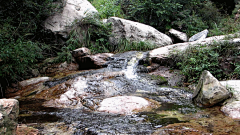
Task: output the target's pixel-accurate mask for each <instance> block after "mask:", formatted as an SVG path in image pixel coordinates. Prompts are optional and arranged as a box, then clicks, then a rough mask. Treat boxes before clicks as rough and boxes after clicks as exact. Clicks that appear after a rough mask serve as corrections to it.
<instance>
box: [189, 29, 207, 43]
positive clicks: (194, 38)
mask: <svg viewBox="0 0 240 135" xmlns="http://www.w3.org/2000/svg"><path fill="white" fill-rule="evenodd" d="M207 34H208V30H207V29H206V30H203V31H201V32H199V33H197V34H195V35H193V36H192V37H191V38H190V39H189V42H193V41H201V40H204V39H205V38H206V37H207Z"/></svg>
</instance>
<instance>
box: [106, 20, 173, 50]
mask: <svg viewBox="0 0 240 135" xmlns="http://www.w3.org/2000/svg"><path fill="white" fill-rule="evenodd" d="M110 22H111V23H112V33H113V37H110V40H109V41H110V43H111V44H112V45H117V44H118V43H120V41H121V39H122V38H126V39H128V40H130V41H135V42H140V41H147V42H150V43H153V44H156V45H157V46H159V47H160V46H166V45H170V44H172V40H171V38H170V37H169V36H167V35H165V34H163V33H161V32H159V31H157V30H156V29H155V28H153V27H151V26H148V25H145V24H142V23H138V22H133V21H130V20H126V19H122V18H118V17H110V18H109V19H108V20H107V23H110Z"/></svg>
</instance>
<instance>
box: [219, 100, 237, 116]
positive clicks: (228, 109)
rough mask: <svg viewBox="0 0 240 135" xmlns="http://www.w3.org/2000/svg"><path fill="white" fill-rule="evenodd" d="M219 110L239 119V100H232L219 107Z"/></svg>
mask: <svg viewBox="0 0 240 135" xmlns="http://www.w3.org/2000/svg"><path fill="white" fill-rule="evenodd" d="M221 111H222V112H224V113H225V114H226V115H227V116H229V117H231V118H233V119H238V120H240V101H233V102H231V103H228V104H226V105H224V106H223V107H221Z"/></svg>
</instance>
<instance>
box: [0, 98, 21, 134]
mask: <svg viewBox="0 0 240 135" xmlns="http://www.w3.org/2000/svg"><path fill="white" fill-rule="evenodd" d="M18 114H19V103H18V101H17V100H16V99H0V134H2V135H14V134H16V128H17V124H18V120H17V118H18Z"/></svg>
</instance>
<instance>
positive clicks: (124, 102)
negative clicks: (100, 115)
mask: <svg viewBox="0 0 240 135" xmlns="http://www.w3.org/2000/svg"><path fill="white" fill-rule="evenodd" d="M149 105H150V103H149V101H147V100H146V99H144V98H141V97H135V96H117V97H112V98H106V99H104V100H103V101H102V102H101V103H100V107H99V108H98V109H97V110H98V111H101V112H108V113H116V114H126V115H129V114H132V113H134V111H139V110H141V109H143V108H146V107H148V106H149Z"/></svg>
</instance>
